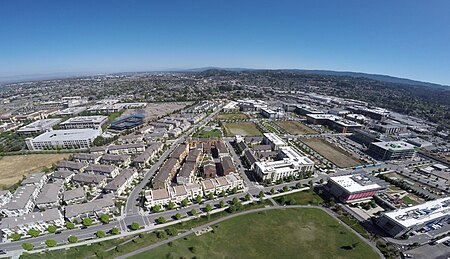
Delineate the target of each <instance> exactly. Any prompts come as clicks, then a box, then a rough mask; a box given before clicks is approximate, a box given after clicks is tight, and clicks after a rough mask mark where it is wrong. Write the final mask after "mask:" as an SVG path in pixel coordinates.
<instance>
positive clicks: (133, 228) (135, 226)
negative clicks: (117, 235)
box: [130, 222, 141, 230]
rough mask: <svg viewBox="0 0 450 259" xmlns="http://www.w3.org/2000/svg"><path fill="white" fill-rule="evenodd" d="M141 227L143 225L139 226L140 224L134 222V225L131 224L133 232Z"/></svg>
mask: <svg viewBox="0 0 450 259" xmlns="http://www.w3.org/2000/svg"><path fill="white" fill-rule="evenodd" d="M140 226H141V225H139V223H137V222H133V223H131V226H130V229H131V230H138V229H139V227H140Z"/></svg>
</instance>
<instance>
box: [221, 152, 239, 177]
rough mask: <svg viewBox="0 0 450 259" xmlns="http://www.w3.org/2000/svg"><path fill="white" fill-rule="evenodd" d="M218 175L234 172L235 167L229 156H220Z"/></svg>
mask: <svg viewBox="0 0 450 259" xmlns="http://www.w3.org/2000/svg"><path fill="white" fill-rule="evenodd" d="M219 168H220V175H222V176H225V175H229V174H231V173H236V167H235V166H234V164H233V160H232V159H231V157H230V156H228V155H227V156H223V157H221V158H220V166H219Z"/></svg>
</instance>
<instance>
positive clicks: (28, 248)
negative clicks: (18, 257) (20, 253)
mask: <svg viewBox="0 0 450 259" xmlns="http://www.w3.org/2000/svg"><path fill="white" fill-rule="evenodd" d="M22 248H23V249H25V250H27V251H31V250H33V248H34V245H32V244H30V243H23V244H22Z"/></svg>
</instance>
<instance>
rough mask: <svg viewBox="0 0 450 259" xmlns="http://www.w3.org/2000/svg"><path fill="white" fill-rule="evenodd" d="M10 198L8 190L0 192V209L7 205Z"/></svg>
mask: <svg viewBox="0 0 450 259" xmlns="http://www.w3.org/2000/svg"><path fill="white" fill-rule="evenodd" d="M11 198H12V193H11V192H10V191H8V190H0V207H2V206H3V205H5V204H6V203H8V202H9V201H10V200H11Z"/></svg>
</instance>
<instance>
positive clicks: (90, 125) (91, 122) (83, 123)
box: [59, 115, 108, 129]
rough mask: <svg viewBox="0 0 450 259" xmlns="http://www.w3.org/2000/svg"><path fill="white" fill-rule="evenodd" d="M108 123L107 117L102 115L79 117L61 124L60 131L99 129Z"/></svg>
mask: <svg viewBox="0 0 450 259" xmlns="http://www.w3.org/2000/svg"><path fill="white" fill-rule="evenodd" d="M107 122H108V117H106V116H102V115H96V116H79V117H74V118H70V119H68V120H66V121H64V122H61V123H60V124H59V126H60V127H61V128H62V129H100V128H101V127H102V126H103V125H104V124H105V123H107Z"/></svg>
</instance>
